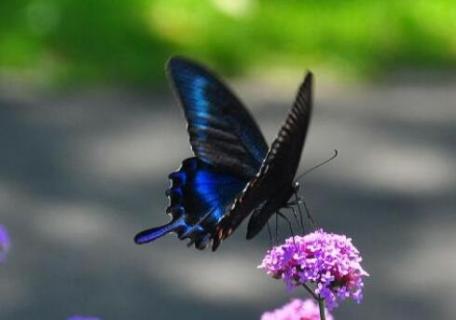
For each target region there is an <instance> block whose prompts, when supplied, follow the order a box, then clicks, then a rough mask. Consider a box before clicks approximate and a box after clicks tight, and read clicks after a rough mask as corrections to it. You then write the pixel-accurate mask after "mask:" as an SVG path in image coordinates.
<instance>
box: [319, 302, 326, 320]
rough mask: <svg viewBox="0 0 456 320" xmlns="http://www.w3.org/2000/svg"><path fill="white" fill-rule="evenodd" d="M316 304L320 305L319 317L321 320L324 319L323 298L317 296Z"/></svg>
mask: <svg viewBox="0 0 456 320" xmlns="http://www.w3.org/2000/svg"><path fill="white" fill-rule="evenodd" d="M318 306H319V307H320V319H321V320H326V314H325V299H322V298H319V299H318Z"/></svg>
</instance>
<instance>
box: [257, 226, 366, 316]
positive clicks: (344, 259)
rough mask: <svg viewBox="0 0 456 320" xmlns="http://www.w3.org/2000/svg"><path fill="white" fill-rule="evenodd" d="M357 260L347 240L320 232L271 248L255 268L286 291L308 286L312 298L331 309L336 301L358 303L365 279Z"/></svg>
mask: <svg viewBox="0 0 456 320" xmlns="http://www.w3.org/2000/svg"><path fill="white" fill-rule="evenodd" d="M361 261H362V258H361V256H360V254H359V251H358V249H356V248H355V246H353V244H352V242H351V239H350V238H347V237H346V236H344V235H337V234H332V233H326V232H324V231H323V230H321V229H320V230H317V231H315V232H312V233H310V234H308V235H305V236H303V237H302V236H295V237H294V240H293V238H292V237H291V238H288V239H287V240H286V241H285V244H282V245H280V246H277V247H273V248H272V249H271V250H269V251H268V252H267V254H266V256H265V257H264V259H263V262H262V263H261V265H259V266H258V267H259V268H261V269H264V270H265V271H266V273H267V274H269V275H271V276H272V277H273V278H276V279H283V281H284V282H285V284H286V285H287V288H288V289H290V290H291V289H293V288H295V287H298V286H301V285H308V286H309V284H310V285H311V286H312V287H313V289H312V290H313V292H314V293H315V295H316V296H317V297H319V298H322V299H324V300H325V302H326V305H327V307H328V309H329V310H332V309H334V308H335V307H336V306H337V300H340V301H342V300H344V299H347V298H352V299H353V300H355V301H356V302H358V303H359V302H360V301H361V299H362V288H363V286H364V283H363V277H364V276H368V273H367V272H366V271H364V269H363V268H362V267H361ZM309 287H310V286H309Z"/></svg>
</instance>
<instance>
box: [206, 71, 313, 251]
mask: <svg viewBox="0 0 456 320" xmlns="http://www.w3.org/2000/svg"><path fill="white" fill-rule="evenodd" d="M311 113H312V74H311V73H308V74H307V75H306V78H305V79H304V82H303V83H302V85H301V86H300V88H299V90H298V94H297V97H296V100H295V103H294V104H293V107H292V109H291V111H290V113H289V114H288V117H287V119H286V121H285V123H284V124H283V126H282V127H281V129H280V131H279V134H278V136H277V138H276V139H275V140H274V142H273V144H272V145H271V148H270V150H269V152H268V153H267V155H266V158H265V159H264V161H263V163H262V165H261V168H260V170H259V172H258V173H257V175H256V176H255V178H253V179H252V180H251V181H250V182H249V183H248V184H247V185H246V187H245V188H244V190H243V192H242V193H241V194H240V195H239V196H238V197H237V198H236V200H235V201H234V203H233V206H232V208H231V210H230V211H229V212H228V213H227V214H226V215H225V216H224V218H223V219H222V221H221V222H220V224H219V225H218V226H217V232H216V235H215V237H214V241H213V250H215V249H217V247H218V246H219V244H220V242H221V240H223V239H224V238H226V237H228V236H229V235H230V234H231V233H232V232H233V231H234V229H236V228H237V226H238V225H239V224H240V223H241V222H242V220H243V219H245V218H246V217H247V216H248V215H250V214H252V213H253V214H252V218H251V219H250V221H249V227H248V231H247V237H248V238H251V237H253V236H255V235H256V234H257V233H258V232H259V231H260V230H261V229H262V228H263V226H264V224H265V223H266V222H267V221H268V219H269V218H270V216H271V215H272V214H273V213H274V212H275V211H277V210H279V209H280V208H281V207H283V206H284V205H285V204H286V202H287V201H288V200H289V198H290V196H291V195H292V193H293V179H294V176H295V174H296V170H297V168H298V165H299V161H300V158H301V152H302V149H303V146H304V142H305V138H306V135H307V130H308V127H309V123H310V117H311Z"/></svg>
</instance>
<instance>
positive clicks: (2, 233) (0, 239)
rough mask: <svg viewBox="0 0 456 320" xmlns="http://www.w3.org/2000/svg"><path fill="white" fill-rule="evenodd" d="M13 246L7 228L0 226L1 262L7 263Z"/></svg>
mask: <svg viewBox="0 0 456 320" xmlns="http://www.w3.org/2000/svg"><path fill="white" fill-rule="evenodd" d="M10 246H11V240H10V237H9V234H8V231H7V230H6V228H5V227H4V226H3V225H1V224H0V262H3V261H5V259H6V255H7V254H8V251H9V249H10Z"/></svg>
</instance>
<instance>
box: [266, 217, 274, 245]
mask: <svg viewBox="0 0 456 320" xmlns="http://www.w3.org/2000/svg"><path fill="white" fill-rule="evenodd" d="M266 226H267V228H268V235H269V243H270V244H271V247H273V246H274V244H275V243H274V239H273V238H272V231H271V225H270V224H269V221H268V222H267V223H266Z"/></svg>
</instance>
